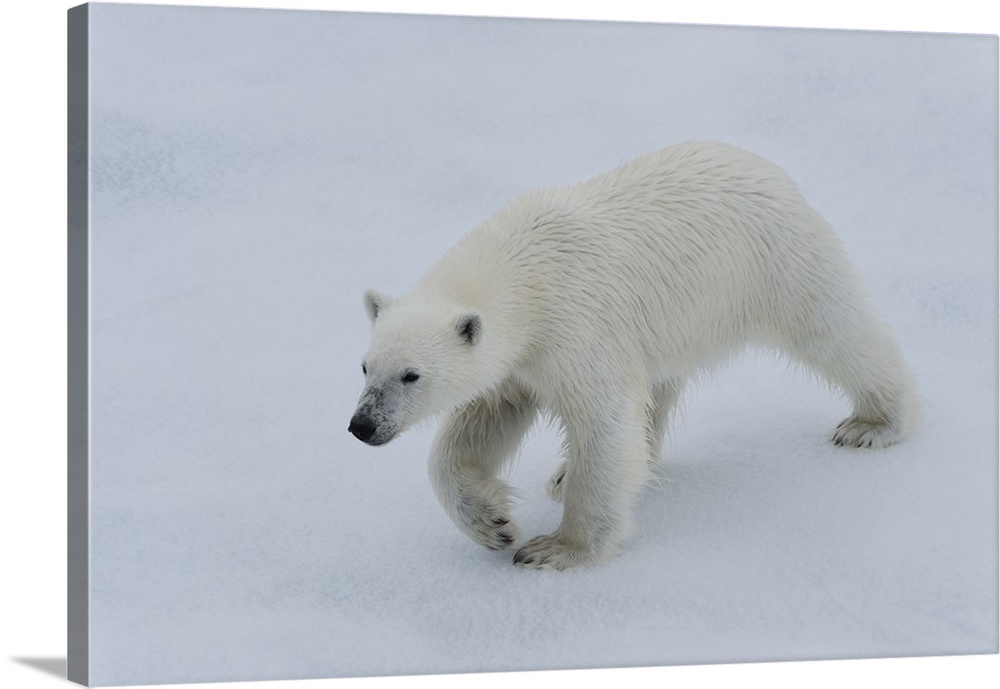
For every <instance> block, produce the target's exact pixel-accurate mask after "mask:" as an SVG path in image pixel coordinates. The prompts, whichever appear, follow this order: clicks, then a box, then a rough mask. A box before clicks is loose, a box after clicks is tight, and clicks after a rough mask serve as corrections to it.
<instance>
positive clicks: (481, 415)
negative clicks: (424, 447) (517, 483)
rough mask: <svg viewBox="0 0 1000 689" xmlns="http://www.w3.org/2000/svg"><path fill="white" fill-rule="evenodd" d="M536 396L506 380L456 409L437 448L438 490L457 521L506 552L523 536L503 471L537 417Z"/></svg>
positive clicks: (433, 471) (433, 461)
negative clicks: (513, 516)
mask: <svg viewBox="0 0 1000 689" xmlns="http://www.w3.org/2000/svg"><path fill="white" fill-rule="evenodd" d="M535 411H536V410H535V406H534V404H533V403H532V402H531V400H530V397H529V396H528V395H527V394H526V393H525V392H523V391H522V390H520V389H519V388H517V387H515V386H513V385H512V384H505V385H502V386H500V388H499V389H498V390H495V391H491V392H490V393H487V394H486V395H484V396H483V397H481V398H478V399H476V400H473V401H472V402H470V403H469V404H467V405H465V406H463V407H461V408H459V409H457V410H455V411H454V412H452V413H451V415H450V416H449V417H448V418H447V419H445V422H444V424H443V425H442V426H441V430H439V431H438V434H437V437H436V438H435V440H434V446H433V448H432V450H431V458H430V475H431V481H432V483H433V485H434V492H435V493H436V494H437V497H438V500H440V501H441V505H442V506H443V507H444V509H445V511H446V512H447V513H448V516H449V517H451V519H452V521H454V522H455V524H456V525H457V526H458V527H459V528H460V529H461V530H462V531H463V532H464V533H465V534H466V535H468V536H469V537H470V538H471V539H472V540H474V541H476V542H477V543H481V544H482V545H484V546H486V547H487V548H491V549H493V550H502V549H504V548H508V547H510V546H511V545H513V543H514V541H516V540H517V527H516V526H515V524H514V522H513V521H512V520H511V518H510V507H511V505H510V488H509V487H508V486H507V484H506V483H504V482H503V481H501V480H500V479H498V478H497V473H498V472H499V470H500V469H501V468H502V467H503V465H504V464H505V463H506V462H507V461H508V460H509V459H510V458H511V457H512V456H513V454H514V452H515V450H517V447H518V445H520V443H521V440H522V438H523V437H524V434H525V433H526V432H527V431H528V429H529V428H530V427H531V424H532V422H533V421H534V419H535Z"/></svg>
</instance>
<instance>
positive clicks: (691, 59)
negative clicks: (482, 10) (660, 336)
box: [90, 4, 998, 684]
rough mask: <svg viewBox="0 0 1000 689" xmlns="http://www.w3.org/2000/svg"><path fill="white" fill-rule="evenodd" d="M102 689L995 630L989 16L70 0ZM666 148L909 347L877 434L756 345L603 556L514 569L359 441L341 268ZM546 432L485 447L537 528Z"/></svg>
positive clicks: (374, 279) (750, 651)
mask: <svg viewBox="0 0 1000 689" xmlns="http://www.w3.org/2000/svg"><path fill="white" fill-rule="evenodd" d="M91 20H92V32H91V43H90V46H91V87H92V92H91V96H92V100H91V126H92V130H91V144H92V184H93V187H92V208H91V211H92V223H93V224H92V239H91V261H92V271H93V273H92V279H91V289H92V324H91V338H92V362H91V366H92V396H91V399H92V467H91V485H92V494H91V495H92V503H91V504H92V516H91V586H92V590H91V608H90V612H91V671H92V680H93V682H94V683H95V684H137V683H149V682H157V683H165V682H184V681H210V680H230V681H234V680H241V679H274V678H302V677H324V676H329V677H335V676H347V675H372V674H419V673H445V672H467V671H488V670H516V669H545V668H582V667H617V666H630V665H662V664H674V663H706V662H729V661H756V660H778V659H812V658H848V657H870V656H904V655H929V654H959V653H993V652H996V651H997V648H998V638H997V625H998V614H997V606H998V601H997V583H998V581H997V564H996V563H997V536H998V533H997V411H998V400H997V375H998V371H997V345H998V343H997V309H998V304H997V248H998V247H997V194H996V192H997V182H998V180H997V40H996V38H995V37H971V36H964V37H958V36H945V35H926V34H885V33H862V32H838V31H805V30H786V29H782V30H761V29H738V28H721V27H693V26H666V25H640V24H626V23H592V22H554V21H526V20H485V19H459V18H442V17H436V18H435V17H404V16H391V15H357V14H338V13H326V12H283V11H266V10H224V9H204V8H182V7H156V6H141V7H140V6H128V5H101V4H98V5H92V6H91ZM687 139H718V140H723V141H728V142H731V143H734V144H737V145H739V146H742V147H744V148H747V149H749V150H752V151H755V152H757V153H760V154H762V155H764V156H765V157H768V158H770V159H772V160H774V161H775V162H777V163H779V164H780V165H782V166H783V167H785V168H786V169H787V170H788V171H789V173H790V174H791V175H792V176H793V178H795V179H796V180H797V181H798V182H799V184H800V186H801V188H802V190H803V192H804V194H805V196H806V198H807V199H809V200H810V202H811V203H812V204H813V205H814V206H815V207H816V208H817V209H818V210H819V212H820V213H821V214H822V215H824V216H825V217H826V218H827V219H828V220H829V221H831V222H832V223H833V224H834V226H835V227H837V228H838V231H839V233H840V235H841V236H842V238H843V239H844V241H845V243H846V244H847V247H848V250H849V252H850V254H851V256H852V258H853V259H854V261H855V262H856V263H857V265H858V267H859V268H860V270H861V272H862V274H863V275H864V276H865V277H866V280H867V284H868V287H869V289H870V292H871V294H872V297H873V299H874V300H875V302H876V303H877V304H878V305H879V307H880V310H881V312H882V313H883V315H884V317H885V319H886V320H887V321H888V322H889V324H890V325H891V327H892V328H893V330H894V332H895V333H896V335H897V337H898V338H899V340H900V343H901V345H902V347H903V349H904V351H905V353H906V355H907V357H908V359H909V361H910V362H911V364H912V366H913V368H914V369H915V371H916V373H917V376H918V378H919V382H920V386H921V392H922V394H923V396H924V397H925V398H926V412H925V418H924V422H923V424H922V425H921V427H920V428H919V429H918V431H917V432H916V433H915V434H914V435H913V436H912V437H911V438H910V439H909V440H908V441H907V442H905V443H904V444H902V445H899V446H897V447H894V448H891V449H888V450H885V451H878V452H863V451H849V450H844V449H840V448H836V447H834V446H833V445H832V444H831V443H830V442H828V440H827V436H828V433H829V432H830V431H831V430H832V428H833V426H834V425H835V424H836V423H837V422H838V421H839V420H840V419H841V418H842V417H843V416H845V415H846V414H847V411H848V410H847V406H846V404H845V403H844V402H843V400H841V399H839V398H838V397H837V395H836V394H834V393H833V392H831V391H829V390H828V389H826V388H824V387H823V386H822V385H819V384H818V383H817V382H816V381H815V380H813V379H812V378H811V376H810V375H809V374H807V373H804V372H801V371H796V370H789V369H788V368H787V367H786V365H785V364H783V363H781V362H778V361H775V360H773V359H771V358H770V357H768V356H767V355H763V354H759V355H758V354H753V353H751V354H749V355H748V356H746V357H745V358H743V359H742V360H740V361H738V362H736V363H734V365H733V366H731V367H729V368H727V369H726V370H725V371H723V372H722V373H720V374H718V375H716V376H714V377H712V378H711V379H709V380H707V381H705V382H704V383H703V384H701V385H700V386H698V387H697V388H696V389H695V390H693V391H690V394H689V395H688V397H687V399H686V402H685V404H684V413H683V417H682V419H681V420H680V422H679V423H678V424H677V426H676V428H675V430H674V432H673V434H672V435H671V437H670V439H669V440H668V442H667V444H666V449H665V453H664V465H663V480H662V481H660V482H659V484H658V485H655V486H652V487H651V488H650V489H649V490H648V491H647V492H646V493H645V494H644V496H643V498H642V500H641V503H640V505H639V507H638V515H637V516H638V520H637V521H638V523H639V528H638V532H637V533H636V536H635V538H634V540H633V541H632V543H631V546H630V547H629V548H628V550H627V551H626V552H625V553H624V554H623V555H622V556H621V557H619V558H618V559H616V560H615V561H613V562H611V563H610V564H608V565H606V566H603V567H600V568H596V569H588V570H580V571H570V572H564V573H545V572H542V573H539V572H533V571H521V570H518V569H516V568H514V567H513V566H511V564H510V557H511V553H509V552H508V553H501V554H497V553H491V552H489V551H486V550H484V549H482V548H480V547H478V546H476V545H474V544H473V543H472V542H470V541H468V540H467V539H466V538H465V537H464V536H462V535H461V534H460V533H459V532H458V531H457V529H456V528H455V527H454V526H452V524H451V523H450V522H449V520H448V519H447V517H446V516H445V514H444V513H443V511H442V510H441V509H440V508H439V507H438V505H437V503H436V501H435V498H434V496H433V494H432V491H431V487H430V484H429V481H428V479H427V477H426V456H427V452H428V449H429V445H430V441H431V437H432V435H433V432H434V425H433V424H431V425H427V426H426V427H422V428H420V429H417V430H415V431H411V432H410V433H409V434H407V435H406V436H404V437H403V438H401V439H398V440H396V441H395V442H394V443H392V444H390V445H388V446H386V447H384V448H378V449H373V448H370V447H367V446H365V445H363V444H361V443H359V442H358V441H357V440H355V439H354V438H352V437H351V436H350V435H349V434H348V433H347V423H348V419H349V417H350V414H351V412H352V411H353V408H354V405H355V402H356V400H357V395H358V393H359V392H360V389H361V385H362V376H361V372H360V361H361V356H362V354H363V352H364V350H365V347H366V345H367V339H368V323H367V319H366V317H365V315H364V312H363V308H362V305H361V293H362V291H363V290H364V289H365V288H367V287H376V288H378V289H381V290H384V291H387V292H389V293H397V294H398V293H403V292H405V291H406V290H407V289H408V288H409V287H410V286H411V285H412V284H413V283H414V282H415V281H416V279H417V278H418V277H419V275H420V274H421V273H422V271H423V270H424V269H425V268H426V267H427V266H428V265H429V264H430V263H431V262H432V261H433V260H434V259H435V258H436V257H438V256H439V255H440V254H441V253H442V252H443V251H444V250H445V249H447V248H448V247H449V246H451V245H452V244H453V243H454V242H455V241H456V240H457V239H458V238H459V237H460V236H461V235H462V234H463V233H465V232H467V231H468V230H470V229H471V228H472V227H474V226H475V225H476V223H477V222H479V221H480V220H482V219H484V218H485V217H486V216H488V215H490V214H491V213H492V212H493V211H495V210H496V209H497V208H499V207H500V206H501V205H502V204H504V203H505V202H506V201H508V200H510V199H511V198H512V197H514V196H516V195H517V194H518V193H520V192H523V191H527V190H529V189H533V188H536V187H540V186H554V185H562V184H569V183H573V182H576V181H580V180H582V179H585V178H587V177H590V176H592V175H595V174H598V173H600V172H603V171H605V170H607V169H609V168H611V167H613V166H615V165H617V164H619V163H621V162H624V161H626V160H628V159H630V158H632V157H634V156H636V155H639V154H641V153H644V152H648V151H651V150H654V149H657V148H660V147H663V146H666V145H669V144H672V143H676V142H679V141H682V140H687ZM558 444H559V439H558V437H557V436H556V434H555V432H554V431H553V430H551V429H549V428H545V427H540V428H538V429H536V430H535V431H534V432H533V433H532V435H531V436H530V438H529V441H528V442H527V444H526V445H525V446H524V447H523V449H522V450H521V452H520V456H519V459H518V461H517V462H516V464H515V465H514V466H513V467H512V470H511V473H510V480H511V481H512V482H513V483H514V485H515V486H516V487H517V488H518V490H519V491H520V493H521V495H522V499H521V500H520V501H519V502H518V503H517V505H516V512H515V516H516V518H517V519H518V521H519V523H520V525H521V527H522V531H523V533H524V534H525V536H532V535H535V534H538V533H545V532H548V531H551V530H552V529H553V528H554V527H555V526H556V525H557V524H558V521H559V516H560V506H559V505H557V504H555V503H553V502H551V501H549V500H547V498H545V497H544V493H543V486H544V483H545V480H546V478H547V477H548V475H549V474H550V473H551V472H552V471H553V470H554V469H555V467H556V464H557V452H558Z"/></svg>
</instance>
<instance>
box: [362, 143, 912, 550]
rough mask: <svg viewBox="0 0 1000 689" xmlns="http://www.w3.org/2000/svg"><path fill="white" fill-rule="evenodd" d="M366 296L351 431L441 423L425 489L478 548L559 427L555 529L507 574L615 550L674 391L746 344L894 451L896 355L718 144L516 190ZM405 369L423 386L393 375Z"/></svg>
mask: <svg viewBox="0 0 1000 689" xmlns="http://www.w3.org/2000/svg"><path fill="white" fill-rule="evenodd" d="M366 304H367V306H368V312H369V315H370V316H371V318H372V320H373V333H372V344H371V348H370V349H369V352H368V354H367V356H366V366H367V371H368V373H367V378H366V388H365V392H364V393H363V395H362V400H361V402H360V403H359V411H358V413H357V414H356V416H355V420H356V421H357V422H358V424H359V425H358V426H355V425H354V421H352V430H353V429H355V428H361V427H363V426H365V425H366V424H367V425H368V430H369V431H371V430H372V428H375V430H374V432H373V436H372V437H371V438H370V439H369V440H368V441H367V442H371V443H372V444H381V443H382V442H388V441H389V440H391V439H392V438H394V437H395V436H396V435H398V434H399V433H400V432H402V431H403V430H405V429H406V428H407V427H409V426H410V425H412V424H413V423H415V422H417V421H419V420H421V419H425V418H427V417H429V416H431V415H434V414H438V413H446V414H447V417H446V418H445V420H444V423H443V426H442V428H441V430H440V432H439V433H438V435H437V438H436V440H435V442H434V447H433V450H432V455H431V460H430V470H431V477H432V480H433V484H434V488H435V491H436V492H437V495H438V497H439V498H440V500H441V502H442V504H443V506H444V508H445V510H446V511H447V512H448V514H449V515H450V516H451V518H452V519H453V520H454V521H455V523H456V524H457V525H458V526H459V527H460V528H461V529H462V530H463V531H464V532H465V533H467V534H468V535H469V536H470V537H471V538H473V539H474V540H476V541H478V542H480V543H482V544H483V545H486V546H488V547H490V548H506V547H508V546H510V545H511V544H513V543H514V542H515V541H516V539H517V531H516V529H515V527H514V524H513V521H512V520H511V518H510V507H511V505H510V492H509V489H508V487H507V485H506V484H504V483H503V482H502V481H501V480H500V479H498V478H497V473H498V470H499V469H500V468H501V467H502V466H503V465H504V463H505V462H507V461H508V460H509V459H510V457H511V456H512V455H513V454H514V453H515V451H516V449H517V447H518V445H519V443H520V441H521V440H522V438H523V436H524V434H525V433H526V432H527V430H528V429H529V428H530V427H531V425H532V423H533V421H534V419H535V417H536V415H537V412H538V411H540V410H541V411H544V412H547V413H549V414H551V415H552V416H553V417H554V418H555V419H557V420H558V421H559V422H560V424H561V426H562V428H563V430H564V433H565V452H566V459H565V463H564V465H563V466H562V467H561V468H560V471H559V472H557V474H556V476H555V477H553V480H552V482H551V485H550V490H551V492H552V493H553V495H554V496H557V497H559V498H561V499H562V500H563V502H564V505H565V507H564V513H563V519H562V523H561V525H560V526H559V528H558V529H557V530H556V531H555V532H554V533H553V534H550V535H547V536H541V537H538V538H535V539H533V540H530V541H528V542H527V543H526V544H524V545H523V547H521V549H520V550H518V551H517V553H516V555H515V556H514V560H515V562H516V563H518V564H520V565H523V566H529V567H545V568H555V569H562V568H565V567H570V566H576V565H587V564H594V563H598V562H601V561H604V560H606V559H608V558H609V557H611V556H613V555H614V554H615V553H616V552H618V551H619V550H620V548H621V547H622V546H623V544H624V543H625V541H626V540H627V538H628V534H629V530H630V523H631V514H632V508H633V504H634V502H635V500H636V496H637V494H638V492H639V490H640V489H641V487H642V486H643V484H644V483H645V482H646V480H647V479H648V477H649V466H650V463H651V462H652V461H655V460H656V459H658V457H659V453H660V443H661V441H662V438H663V434H664V429H665V426H666V423H667V420H668V417H669V416H670V413H671V411H672V410H673V408H674V406H675V404H676V402H677V399H678V396H679V395H680V393H681V390H682V389H683V386H684V383H685V381H686V380H688V379H689V378H691V377H692V376H693V375H695V374H696V373H698V372H699V371H703V370H705V369H706V368H711V367H713V366H714V365H716V364H718V363H720V362H723V361H725V360H726V359H728V358H729V357H731V356H732V355H733V354H734V353H736V352H739V351H740V350H741V349H743V348H744V347H745V346H746V345H748V344H751V343H753V344H760V345H764V346H767V347H771V348H773V349H775V350H777V351H779V352H780V353H782V354H784V355H786V356H788V357H790V358H791V359H793V360H795V361H797V362H800V363H802V364H804V365H806V366H808V367H810V368H811V369H813V370H814V371H815V372H816V373H817V374H819V376H821V377H822V378H823V379H825V380H826V381H828V382H829V383H830V384H831V385H833V386H836V387H838V388H839V389H841V390H843V391H844V393H846V395H847V396H848V398H849V399H850V400H851V402H852V403H853V413H852V415H851V416H850V417H848V418H847V419H846V420H845V421H844V422H843V423H842V424H841V425H840V426H839V427H838V429H837V430H836V431H835V433H834V435H833V440H834V442H836V443H837V444H838V445H848V446H852V447H879V446H884V445H888V444H890V443H893V442H895V441H897V440H899V439H900V438H901V437H902V435H903V433H904V432H905V431H906V430H908V428H909V426H910V425H911V422H912V421H913V418H914V412H915V410H914V393H913V386H912V383H911V378H910V374H909V372H908V369H907V367H906V364H905V363H904V362H903V360H902V358H901V356H900V352H899V349H898V348H897V346H896V344H895V342H894V341H893V339H892V338H891V336H890V335H889V333H888V331H887V329H886V328H885V326H883V325H882V323H881V322H880V321H879V319H878V318H877V316H876V315H875V312H874V310H873V308H872V306H871V304H870V303H869V300H868V298H867V297H866V296H865V294H864V291H863V290H862V287H861V283H860V280H859V278H858V276H857V274H856V273H855V271H854V269H853V267H852V266H851V264H850V262H849V261H848V258H847V255H846V253H845V251H844V248H843V246H842V245H841V243H840V241H839V240H838V239H837V237H836V236H835V235H834V234H833V232H832V231H831V229H830V228H829V226H828V225H827V224H826V222H824V221H823V219H822V218H820V217H819V215H817V214H816V212H815V211H813V209H812V208H810V207H809V205H808V204H807V203H806V202H805V201H804V200H803V198H802V196H801V195H800V194H799V191H798V189H797V188H796V186H795V184H794V183H793V182H792V181H791V180H790V179H789V178H788V177H787V176H786V175H785V174H784V173H783V172H782V171H781V170H780V169H779V168H777V167H776V166H774V165H773V164H771V163H769V162H767V161H765V160H763V159H762V158H759V157H757V156H754V155H752V154H749V153H746V152H744V151H741V150H739V149H736V148H733V147H731V146H728V145H724V144H718V143H686V144H681V145H678V146H673V147H671V148H667V149H665V150H663V151H659V152H657V153H653V154H650V155H647V156H644V157H641V158H639V159H637V160H634V161H632V162H630V163H628V164H626V165H623V166H621V167H619V168H617V169H615V170H612V171H611V172H609V173H607V174H604V175H601V176H599V177H596V178H594V179H591V180H589V181H587V182H583V183H582V184H579V185H576V186H573V187H568V188H561V189H551V190H546V191H539V192H535V193H531V194H528V195H526V196H524V197H522V198H519V199H517V200H516V201H514V202H513V203H511V204H510V205H509V206H507V207H506V208H504V209H503V210H501V211H500V212H499V213H497V214H496V215H494V216H493V217H492V218H490V219H489V220H487V221H486V222H484V223H483V224H482V225H481V226H480V227H479V228H477V229H476V230H475V231H473V232H472V233H470V234H469V235H467V236H466V237H465V238H464V239H463V240H462V241H461V242H459V244H458V245H457V246H455V247H454V248H453V249H452V250H451V251H450V252H448V253H447V254H446V255H445V256H444V257H443V258H442V259H441V260H440V261H438V262H437V264H436V265H434V266H433V267H432V268H431V270H430V271H429V272H428V273H427V274H426V275H425V277H424V278H423V279H422V280H421V281H420V283H419V284H418V285H417V286H416V288H415V289H414V290H413V292H412V293H411V294H410V295H409V296H407V297H405V298H403V299H399V300H396V301H393V300H391V299H389V298H388V297H385V296H383V295H379V294H377V293H374V292H370V293H368V295H366ZM470 322H472V323H474V325H475V326H476V327H475V328H472V329H470V328H468V327H463V323H464V324H466V326H467V325H468V323H470ZM406 371H410V372H411V373H412V372H415V373H416V374H417V375H419V379H418V380H416V381H411V382H409V383H404V382H401V381H402V376H403V375H404V373H405V372H406ZM411 377H412V376H411Z"/></svg>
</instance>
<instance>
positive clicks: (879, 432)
mask: <svg viewBox="0 0 1000 689" xmlns="http://www.w3.org/2000/svg"><path fill="white" fill-rule="evenodd" d="M831 440H833V444H834V445H839V446H842V447H861V448H878V447H887V446H889V445H892V444H894V443H896V442H898V441H899V432H898V431H897V430H896V429H895V428H894V427H893V425H892V424H888V423H879V422H874V421H865V420H864V419H860V418H858V417H857V416H854V415H851V416H849V417H847V418H846V419H844V420H843V421H841V422H840V425H838V426H837V430H836V431H834V434H833V437H832V438H831Z"/></svg>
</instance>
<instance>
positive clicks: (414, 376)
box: [400, 371, 420, 383]
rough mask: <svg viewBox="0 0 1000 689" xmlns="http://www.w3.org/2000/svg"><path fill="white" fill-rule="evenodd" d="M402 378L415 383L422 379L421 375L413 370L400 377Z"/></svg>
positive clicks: (406, 381) (405, 381)
mask: <svg viewBox="0 0 1000 689" xmlns="http://www.w3.org/2000/svg"><path fill="white" fill-rule="evenodd" d="M400 380H402V381H403V382H404V383H414V382H416V381H418V380H420V375H419V374H417V373H414V372H413V371H407V372H406V374H405V375H403V377H402V378H400Z"/></svg>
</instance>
